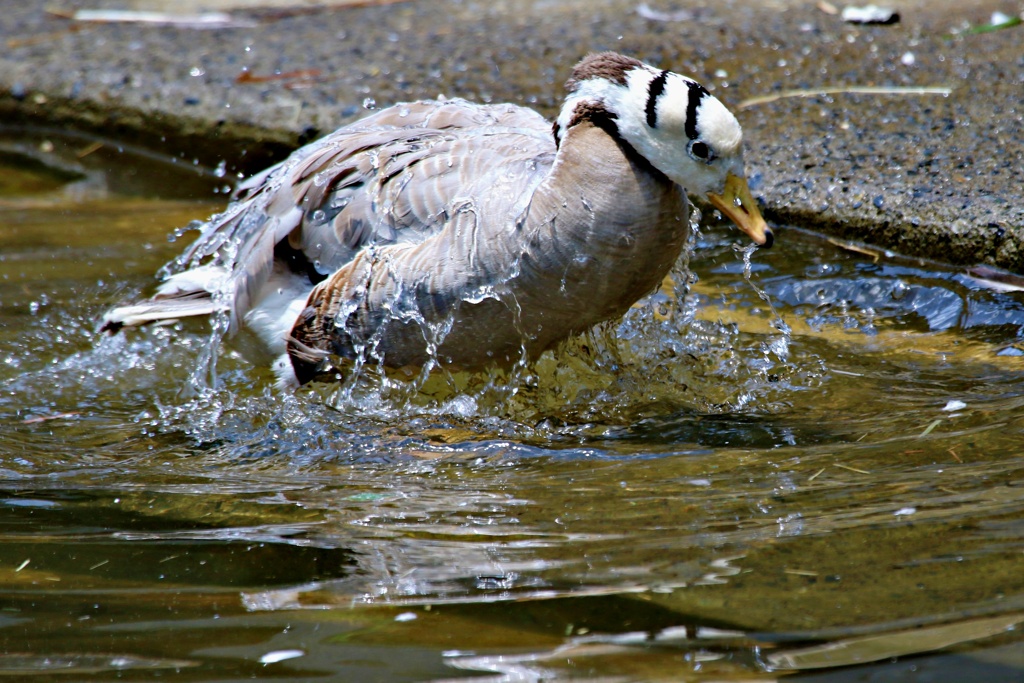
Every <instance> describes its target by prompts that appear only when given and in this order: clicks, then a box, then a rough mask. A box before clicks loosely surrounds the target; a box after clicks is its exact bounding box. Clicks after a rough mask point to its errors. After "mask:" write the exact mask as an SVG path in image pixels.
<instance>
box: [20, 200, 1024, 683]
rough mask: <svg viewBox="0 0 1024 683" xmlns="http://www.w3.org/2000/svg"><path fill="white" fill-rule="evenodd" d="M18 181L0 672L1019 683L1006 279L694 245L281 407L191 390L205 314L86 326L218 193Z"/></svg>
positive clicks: (264, 389)
mask: <svg viewBox="0 0 1024 683" xmlns="http://www.w3.org/2000/svg"><path fill="white" fill-rule="evenodd" d="M30 185H31V187H32V188H35V189H32V190H31V191H32V192H34V193H35V194H34V195H32V196H33V201H32V205H31V210H30V211H27V212H26V211H25V205H24V204H17V206H15V205H8V204H4V203H3V202H2V201H0V213H2V214H3V222H4V228H3V229H2V230H0V422H2V427H0V433H2V439H0V472H2V478H3V488H2V491H0V520H2V523H0V529H3V531H2V532H0V537H2V540H3V541H4V542H3V544H2V546H0V547H2V551H0V580H2V583H0V592H2V594H3V603H4V605H5V608H4V610H3V611H2V612H0V638H3V639H4V650H5V652H8V653H11V654H10V655H9V657H8V659H6V660H4V659H2V658H0V671H4V672H8V673H14V672H23V671H25V670H32V671H37V672H41V671H47V670H49V669H47V666H50V665H47V664H44V660H45V661H48V662H51V663H56V664H54V666H57V665H61V666H62V664H61V663H62V662H71V663H72V664H69V666H77V667H78V668H77V669H75V670H76V671H79V672H84V671H86V670H90V671H99V672H109V673H110V677H111V678H114V677H116V676H118V675H121V674H122V673H124V671H127V670H129V669H131V668H133V667H134V668H140V669H145V668H147V667H148V668H160V667H167V666H173V667H175V668H181V667H185V668H182V669H181V671H180V672H179V673H180V674H182V675H185V674H186V673H189V674H191V675H192V676H193V677H194V678H195V679H196V680H210V679H217V678H243V677H252V676H263V675H271V674H273V675H280V676H282V677H286V678H287V677H292V678H294V679H295V680H312V679H315V678H317V677H319V676H325V677H326V676H329V675H332V674H334V675H342V676H346V677H348V678H350V679H360V680H369V679H372V678H374V677H376V678H377V679H379V680H424V679H430V678H435V679H441V678H445V677H450V676H454V675H458V674H457V670H458V669H463V670H471V671H491V672H498V674H499V676H504V678H498V679H491V680H535V679H539V678H544V677H547V678H551V679H559V678H564V679H571V678H574V677H576V678H580V677H588V676H589V677H592V678H593V677H613V676H617V675H618V676H623V677H625V678H627V679H631V680H637V679H641V680H658V679H661V680H678V679H679V677H680V676H681V675H685V676H690V677H692V678H695V679H696V678H699V677H701V676H709V677H715V676H717V677H719V678H722V677H730V676H731V677H746V678H758V677H762V678H763V679H764V680H768V679H769V678H773V677H776V676H779V675H782V674H784V673H785V672H787V671H791V670H794V669H802V668H806V667H808V666H810V665H809V664H808V663H809V662H817V661H819V659H816V658H823V659H820V661H821V662H823V663H822V664H821V665H822V666H826V667H833V666H839V665H845V664H849V663H851V662H853V661H855V659H854V658H851V657H849V656H846V655H843V656H840V657H838V658H836V659H828V658H829V657H832V656H834V653H836V652H844V651H845V652H850V651H853V652H855V653H857V655H856V656H857V657H860V661H867V658H866V657H864V656H863V654H862V652H863V651H864V649H865V648H866V649H870V650H871V651H873V652H874V651H875V650H874V649H873V646H871V647H868V646H866V645H864V644H865V643H868V644H870V643H874V642H888V643H890V644H891V643H892V642H895V641H893V640H892V639H891V638H889V636H890V635H892V634H894V633H897V632H901V633H905V634H906V637H905V638H904V640H903V641H901V642H902V644H901V645H900V647H899V648H897V649H894V650H884V651H880V652H882V655H880V656H884V657H889V656H897V655H903V654H906V653H914V652H922V651H926V650H931V649H934V648H939V647H941V648H947V649H948V648H950V647H953V651H952V652H951V653H949V654H946V655H942V656H943V657H948V658H956V662H957V664H956V666H950V667H948V671H951V672H952V671H957V672H960V673H963V672H964V671H967V672H968V673H970V672H972V671H974V672H981V671H984V672H986V675H988V674H992V675H993V676H994V678H992V680H1000V675H1003V674H1005V676H1004V677H1003V679H1004V680H1014V679H1013V677H1012V676H1013V675H1016V676H1017V677H1018V678H1019V676H1020V674H1021V670H1022V663H1021V662H1020V661H1019V657H1018V658H1017V659H1014V658H1013V656H1012V655H1011V654H1008V653H1011V652H1013V651H1019V650H1018V649H1015V648H1019V645H1020V637H1019V627H1015V628H1016V629H1017V630H1010V631H1007V630H1006V629H1008V628H1010V627H1011V626H1014V625H1015V624H1019V614H1020V613H1021V611H1022V610H1024V604H1022V601H1024V585H1022V584H1024V572H1021V571H1020V566H1021V549H1022V548H1024V497H1022V496H1021V495H1020V494H1019V491H1020V486H1021V481H1022V475H1021V472H1022V467H1021V464H1020V458H1019V453H1020V443H1021V433H1022V430H1024V417H1022V416H1024V412H1022V411H1021V407H1022V405H1024V381H1022V380H1024V341H1022V338H1024V295H1022V294H1021V293H1020V292H1013V291H1009V292H1004V291H996V290H991V289H987V288H985V287H983V286H981V285H979V283H978V281H977V280H975V279H972V278H969V277H966V276H964V275H962V274H960V273H958V272H955V271H952V270H949V269H946V268H943V267H941V266H936V265H933V264H921V263H918V262H916V261H911V260H902V259H898V258H894V257H893V258H884V259H880V260H879V261H878V262H875V261H873V260H872V259H871V258H869V257H866V256H865V255H863V254H857V253H855V252H849V251H842V250H839V249H837V248H836V247H835V246H834V245H831V244H829V243H827V242H826V241H824V240H821V239H819V238H817V237H815V236H813V235H809V234H804V233H801V232H799V231H796V230H787V231H785V236H784V237H782V238H780V241H779V245H778V248H777V249H775V250H773V251H771V252H757V253H756V254H754V255H753V257H752V259H751V260H750V262H749V263H748V264H745V263H744V258H743V254H742V253H736V252H735V251H734V249H733V247H732V242H733V241H734V240H735V236H734V235H733V234H731V233H729V232H727V231H726V230H724V229H722V230H720V229H710V230H705V233H704V235H703V236H702V237H701V238H700V239H699V240H698V242H697V243H696V244H695V245H694V249H693V256H692V262H693V276H692V277H691V276H689V275H688V274H687V273H686V272H684V271H677V272H675V273H674V274H673V278H672V281H671V282H668V283H667V284H666V286H665V288H664V289H663V290H662V291H661V292H659V293H657V294H655V295H654V296H652V297H651V298H650V299H649V300H648V301H647V302H646V303H645V305H644V306H642V307H637V308H635V309H634V310H632V311H631V312H630V314H629V315H628V316H627V319H626V320H625V321H624V322H622V323H620V324H617V325H607V326H605V327H603V328H601V329H598V330H596V331H594V332H593V333H591V334H589V335H586V336H584V337H581V338H579V339H576V340H573V341H572V342H570V343H568V344H566V345H565V346H564V347H563V348H562V349H560V350H559V351H558V352H557V353H554V354H549V355H547V356H545V357H544V358H542V359H541V360H540V361H539V362H538V363H536V364H534V365H532V366H529V367H526V368H520V369H518V370H517V371H515V372H513V373H501V372H494V373H491V374H479V375H459V374H436V375H433V376H431V377H430V378H428V379H426V381H425V382H424V383H423V384H421V385H413V384H410V383H409V382H404V381H400V380H399V379H398V378H396V377H394V376H392V377H384V376H381V375H380V374H379V373H375V371H374V370H373V369H371V368H367V369H365V371H364V372H363V373H362V375H361V376H360V377H359V378H358V379H357V380H352V381H350V382H349V383H348V384H346V385H344V386H343V387H342V388H341V389H338V388H337V387H319V388H314V389H310V390H304V391H301V392H299V393H297V394H291V393H281V392H278V391H277V390H276V389H274V386H273V377H272V376H270V373H268V372H266V371H264V370H261V369H259V368H256V367H253V366H251V365H249V364H248V363H246V362H245V361H244V360H243V359H242V357H241V355H240V354H239V353H237V352H236V350H235V349H233V348H225V349H222V350H221V352H220V354H219V357H218V358H217V363H216V369H217V382H216V384H214V385H212V386H209V385H207V386H203V385H202V384H200V385H199V386H196V385H195V384H194V383H191V382H190V379H191V378H193V377H194V372H195V367H196V365H197V360H198V359H200V358H201V357H202V354H203V353H204V352H205V351H207V350H209V349H210V345H209V330H208V329H207V328H204V327H202V326H201V325H198V324H178V325H173V326H169V327H162V328H153V329H150V330H145V331H142V332H137V333H132V334H128V335H119V336H117V337H100V336H98V335H97V334H96V322H95V321H96V320H97V319H98V316H99V313H100V312H101V311H102V310H104V309H106V308H107V307H108V306H110V305H111V304H114V303H116V302H118V301H121V300H124V299H127V298H130V297H131V296H132V295H133V294H135V293H136V292H137V291H138V290H139V289H141V288H144V287H147V286H149V284H150V281H149V273H151V272H153V271H154V270H155V269H156V268H157V267H158V266H159V265H160V264H161V263H163V262H164V261H166V260H167V259H169V258H171V257H172V256H173V255H174V254H175V253H176V252H177V251H178V247H177V245H174V244H168V243H167V242H166V235H167V234H168V232H170V231H171V229H172V228H173V227H175V226H179V225H184V224H186V223H187V222H188V221H189V220H191V219H194V218H198V217H202V216H204V215H206V214H208V213H211V212H213V211H214V210H216V208H217V204H216V203H210V202H188V201H184V200H182V201H169V200H157V199H147V198H144V197H138V196H136V197H132V198H125V197H117V196H114V197H108V198H103V197H102V193H100V194H96V193H93V194H91V195H89V196H88V197H86V198H85V199H83V202H84V203H79V204H73V203H72V204H69V200H68V198H67V197H65V196H62V195H60V194H59V190H57V189H54V188H57V187H60V184H59V183H57V184H47V183H46V182H43V181H38V180H33V181H32V183H30ZM25 192H26V190H22V195H21V196H24V193H25ZM55 193H57V194H55ZM4 201H6V200H4ZM18 201H19V202H20V201H22V200H20V199H19V200H18ZM745 269H748V270H749V271H750V281H749V282H748V281H747V280H746V279H745V278H744V270H745ZM760 290H763V292H764V294H765V298H762V296H761V295H760V293H759V291H760ZM773 309H774V310H773ZM411 387H413V388H411ZM354 605H359V606H360V607H359V609H353V606H354ZM979 624H980V625H982V626H984V628H981V627H978V628H976V627H977V626H978V625H979ZM985 625H988V626H991V628H989V627H988V626H985ZM919 626H927V627H928V628H927V629H919V628H917V627H919ZM908 629H909V630H908ZM883 634H888V635H886V637H884V638H883V637H882V635H883ZM929 634H930V635H929ZM936 634H938V635H936ZM926 636H927V637H926ZM932 636H934V637H932ZM873 639H874V640H873ZM977 639H981V640H979V641H978V644H977V645H975V646H973V647H974V649H971V648H967V647H961V648H960V649H957V646H956V644H957V643H963V642H966V641H973V640H977ZM850 648H853V649H852V650H851V649H850ZM281 652H287V653H291V655H290V656H288V657H283V658H279V657H278V655H276V654H275V653H281ZM111 653H114V654H111ZM296 653H301V654H296ZM822 653H826V654H822ZM876 654H877V652H876ZM113 656H116V657H119V658H121V659H119V660H118V661H121V662H123V663H124V666H123V667H122V668H121V669H118V668H117V666H115V665H114V664H111V660H110V657H113ZM10 657H15V659H11V658H10ZM104 657H106V658H104ZM982 660H984V664H983V663H982ZM908 661H913V662H917V664H914V666H918V665H920V667H921V668H922V670H925V669H928V670H930V671H932V672H933V673H934V672H935V671H936V668H935V667H932V666H930V664H929V662H930V661H931V660H921V659H918V660H908ZM129 664H130V665H131V666H129ZM878 666H883V667H885V666H888V667H889V668H888V669H883V672H887V674H893V675H896V674H895V673H894V672H897V670H898V671H899V672H903V671H904V669H905V668H906V667H905V666H904V664H903V663H902V662H901V663H897V664H886V665H882V664H880V665H878ZM906 666H910V665H906ZM900 667H904V668H900ZM972 667H973V668H972ZM772 670H774V671H772ZM906 671H909V669H906ZM939 671H940V673H938V674H936V675H937V676H939V678H937V679H936V680H954V679H950V678H946V679H943V678H941V675H942V674H941V670H939ZM1000 672H1002V673H1000ZM831 673H835V672H831ZM887 674H886V675H887ZM835 675H840V674H835ZM899 675H904V674H903V673H900V674H899ZM906 675H910V674H906ZM516 676H519V678H516ZM531 676H532V677H533V678H530V677H531ZM851 680H853V678H851ZM906 680H914V679H913V678H906Z"/></svg>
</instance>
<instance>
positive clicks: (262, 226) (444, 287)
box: [104, 52, 772, 384]
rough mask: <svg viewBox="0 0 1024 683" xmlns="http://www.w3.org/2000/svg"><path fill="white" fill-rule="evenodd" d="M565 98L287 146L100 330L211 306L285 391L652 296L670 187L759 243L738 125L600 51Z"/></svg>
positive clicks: (666, 260)
mask: <svg viewBox="0 0 1024 683" xmlns="http://www.w3.org/2000/svg"><path fill="white" fill-rule="evenodd" d="M567 88H568V91H569V94H568V96H567V97H566V100H565V104H564V105H563V107H562V110H561V113H560V114H559V116H558V119H557V121H556V122H555V124H554V131H553V134H552V127H551V124H550V123H549V122H547V121H545V120H544V119H543V118H542V117H541V116H540V115H539V114H537V113H535V112H533V111H531V110H528V109H524V108H522V107H517V106H514V105H510V104H499V105H478V104H472V103H469V102H466V101H464V100H440V101H429V102H416V103H411V104H403V105H396V106H394V107H390V108H388V109H384V110H381V111H379V112H375V113H373V114H371V115H370V116H367V117H366V118H364V119H362V120H360V121H357V122H355V123H353V124H350V125H348V126H345V127H343V128H341V129H339V130H337V131H335V132H334V133H331V134H330V135H328V136H326V137H324V138H322V139H321V140H319V141H317V142H314V143H312V144H310V145H307V146H305V147H303V148H301V149H299V150H297V151H296V152H294V153H293V154H292V155H291V156H290V157H289V158H288V159H286V160H285V161H283V162H282V163H280V164H278V165H276V166H273V167H271V168H269V169H267V170H266V171H264V172H262V173H259V174H257V175H256V176H254V177H252V178H250V179H249V180H247V181H246V182H245V183H243V184H242V185H241V186H240V187H239V189H238V191H237V193H236V197H235V201H234V202H233V203H232V204H231V205H230V206H229V207H228V208H227V210H226V211H225V212H224V213H222V214H219V215H217V216H214V217H213V218H211V219H210V220H209V221H208V222H207V223H206V224H205V225H204V227H203V229H202V232H201V234H200V236H199V238H198V239H197V240H196V242H194V243H193V244H192V245H191V246H190V247H189V248H188V249H187V250H186V252H185V253H184V254H183V255H182V256H181V257H179V258H178V259H177V260H176V261H175V262H173V263H172V264H170V268H169V269H168V270H169V272H171V273H172V274H171V275H170V276H169V277H168V278H167V279H166V280H165V282H164V283H163V284H162V285H161V286H160V287H159V288H158V290H157V292H156V294H155V295H154V296H153V297H152V298H151V299H148V300H146V301H143V302H141V303H138V304H132V305H127V306H122V307H119V308H116V309H114V310H112V311H110V312H109V313H108V314H107V315H106V316H105V320H104V329H106V330H109V331H116V330H118V329H120V328H121V327H125V326H133V325H141V324H145V323H148V322H152V321H156V320H166V319H173V318H180V317H185V316H197V315H210V314H214V313H218V312H227V313H228V314H229V316H230V321H231V329H233V330H237V329H240V328H243V327H244V328H248V329H249V330H250V331H251V332H253V333H254V334H255V337H256V338H257V339H258V340H259V341H260V346H262V348H263V349H264V350H265V352H266V354H265V355H266V358H267V360H269V361H272V362H274V364H275V367H276V369H277V371H278V373H279V375H280V376H281V377H282V379H283V380H284V381H286V382H289V383H293V384H294V383H295V382H296V381H297V382H298V383H300V384H301V383H305V382H307V381H310V380H311V379H314V378H315V377H316V376H317V374H318V372H319V369H320V368H321V367H322V365H321V364H322V363H324V361H325V359H327V358H329V357H331V356H338V357H342V358H356V357H359V356H360V355H361V356H363V357H364V358H365V359H367V360H370V361H371V362H379V363H382V364H384V365H386V366H389V367H403V366H409V365H414V366H423V365H424V364H435V363H437V364H444V365H449V366H452V367H459V368H465V369H475V368H480V367H483V366H486V365H489V364H504V365H508V364H512V363H515V362H516V361H519V360H520V359H523V358H535V357H536V356H538V355H539V354H540V353H541V352H542V351H544V350H545V349H547V348H549V347H551V346H552V345H554V344H555V343H557V342H558V341H560V340H562V339H564V338H565V337H567V336H569V335H571V334H574V333H577V332H581V331H584V330H586V329H588V328H590V327H591V326H593V325H594V324H596V323H598V322H601V321H603V320H609V319H613V318H616V317H618V316H621V315H622V314H623V313H624V312H625V311H626V310H627V309H628V308H629V307H630V306H631V305H632V304H633V303H634V302H635V301H637V300H638V299H639V298H641V297H642V296H644V295H645V294H647V293H649V292H651V291H652V290H654V289H655V288H656V287H657V286H658V285H659V283H660V282H661V281H662V279H663V278H664V277H665V275H666V274H667V273H668V271H669V269H670V268H671V266H672V264H673V263H674V262H675V260H676V259H677V257H678V256H679V253H680V251H681V250H682V248H683V247H684V245H685V243H686V238H687V236H688V232H689V222H688V213H689V203H688V201H687V196H686V194H687V192H689V193H690V194H693V195H702V196H705V197H706V198H707V199H708V200H709V201H710V202H711V203H712V204H713V205H714V206H715V207H717V208H718V209H719V210H720V211H721V212H722V213H723V214H725V215H726V216H728V217H729V218H730V219H731V220H733V221H734V222H735V223H736V224H737V225H738V226H739V227H740V229H742V230H743V231H744V232H746V233H747V234H748V235H749V236H750V237H751V238H752V239H753V240H754V242H756V243H757V244H759V245H764V246H770V245H771V243H772V233H771V231H770V230H769V228H768V227H767V225H766V224H765V222H764V219H763V218H762V217H761V214H760V212H759V211H758V208H757V205H756V204H755V202H754V200H753V198H752V197H751V195H750V191H749V190H748V188H747V183H746V181H745V180H744V176H743V160H742V155H741V137H742V134H741V131H740V126H739V124H738V123H737V121H736V119H735V117H733V115H732V114H731V113H730V112H729V111H728V110H727V109H726V108H725V107H724V106H723V105H722V104H721V103H720V102H719V101H718V100H717V99H715V98H714V97H712V96H711V95H710V94H709V93H708V92H707V90H705V89H704V88H703V87H702V86H701V85H699V84H698V83H697V82H695V81H693V80H691V79H689V78H686V77H684V76H680V75H678V74H675V73H671V72H668V71H661V70H658V69H655V68H653V67H651V66H648V65H647V64H644V63H642V62H640V61H638V60H635V59H632V58H630V57H625V56H623V55H619V54H615V53H610V52H605V53H600V54H593V55H590V56H588V57H586V58H585V59H583V60H582V61H581V62H580V63H579V64H577V65H576V67H575V69H574V70H573V73H572V77H571V78H570V79H569V81H568V83H567Z"/></svg>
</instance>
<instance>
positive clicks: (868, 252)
mask: <svg viewBox="0 0 1024 683" xmlns="http://www.w3.org/2000/svg"><path fill="white" fill-rule="evenodd" d="M828 243H829V244H832V245H834V246H837V247H839V248H840V249H845V250H846V251H852V252H855V253H857V254H864V255H865V256H870V257H871V258H872V260H874V262H875V263H878V260H879V259H880V258H882V256H883V255H884V254H883V253H882V252H880V251H878V250H877V249H868V248H867V247H861V246H859V245H856V244H854V243H853V242H844V241H843V240H837V239H835V238H834V237H829V238H828Z"/></svg>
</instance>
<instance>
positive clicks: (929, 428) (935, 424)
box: [917, 418, 942, 439]
mask: <svg viewBox="0 0 1024 683" xmlns="http://www.w3.org/2000/svg"><path fill="white" fill-rule="evenodd" d="M940 424H942V418H939V419H938V420H935V421H934V422H932V423H931V424H930V425H928V426H927V427H926V428H925V430H924V431H923V432H921V433H920V434H918V435H917V438H919V439H923V438H924V437H926V436H928V435H929V434H931V433H932V430H933V429H935V428H936V427H938V426H939V425H940Z"/></svg>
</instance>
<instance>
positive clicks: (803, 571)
mask: <svg viewBox="0 0 1024 683" xmlns="http://www.w3.org/2000/svg"><path fill="white" fill-rule="evenodd" d="M782 573H783V574H795V575H797V576H817V575H818V572H812V571H809V570H807V569H783V570H782Z"/></svg>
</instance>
